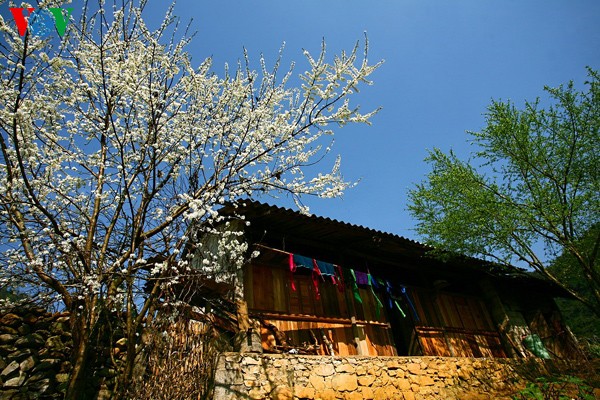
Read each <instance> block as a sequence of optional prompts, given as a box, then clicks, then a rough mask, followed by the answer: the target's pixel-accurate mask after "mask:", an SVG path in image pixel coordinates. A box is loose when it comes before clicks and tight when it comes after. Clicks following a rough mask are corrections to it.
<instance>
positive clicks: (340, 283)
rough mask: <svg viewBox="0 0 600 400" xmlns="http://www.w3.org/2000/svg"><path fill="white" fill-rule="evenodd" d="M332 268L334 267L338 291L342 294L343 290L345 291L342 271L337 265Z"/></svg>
mask: <svg viewBox="0 0 600 400" xmlns="http://www.w3.org/2000/svg"><path fill="white" fill-rule="evenodd" d="M334 267H335V275H336V281H337V287H338V291H340V292H341V293H343V292H344V289H345V283H344V273H343V271H342V267H340V266H339V265H334Z"/></svg>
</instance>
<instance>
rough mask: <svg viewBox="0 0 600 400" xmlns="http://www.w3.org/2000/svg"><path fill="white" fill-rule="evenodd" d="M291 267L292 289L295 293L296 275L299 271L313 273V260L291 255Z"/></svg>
mask: <svg viewBox="0 0 600 400" xmlns="http://www.w3.org/2000/svg"><path fill="white" fill-rule="evenodd" d="M289 266H290V287H291V288H292V290H293V291H294V292H295V291H296V282H294V273H296V272H297V271H298V269H304V270H308V271H312V270H313V260H312V259H311V258H308V257H304V256H301V255H299V254H292V253H290V257H289Z"/></svg>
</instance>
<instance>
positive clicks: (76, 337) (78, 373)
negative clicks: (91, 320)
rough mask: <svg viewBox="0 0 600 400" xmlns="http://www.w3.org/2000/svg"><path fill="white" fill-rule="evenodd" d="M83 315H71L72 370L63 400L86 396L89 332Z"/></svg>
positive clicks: (78, 398)
mask: <svg viewBox="0 0 600 400" xmlns="http://www.w3.org/2000/svg"><path fill="white" fill-rule="evenodd" d="M86 325H87V324H86V323H85V317H84V316H83V315H79V316H76V314H75V313H71V333H72V334H73V336H72V337H73V358H72V361H73V369H72V370H71V375H70V377H69V382H68V386H67V392H66V394H65V400H82V399H88V398H90V397H88V396H86V394H87V393H86V386H87V385H86V381H85V376H86V374H85V371H86V369H87V366H88V360H87V359H88V353H89V339H90V335H89V330H88V327H87V326H86Z"/></svg>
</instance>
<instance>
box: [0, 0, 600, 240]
mask: <svg viewBox="0 0 600 400" xmlns="http://www.w3.org/2000/svg"><path fill="white" fill-rule="evenodd" d="M79 4H81V2H78V1H73V2H72V4H71V5H70V6H72V7H74V8H75V9H76V10H77V7H78V5H79ZM168 4H170V3H169V2H165V1H159V0H150V1H149V5H148V7H147V9H146V11H147V12H146V18H147V22H148V23H149V25H150V26H151V27H157V26H158V23H159V22H160V20H161V18H162V16H163V15H164V11H165V9H166V7H167V6H168ZM3 6H5V7H6V6H7V4H6V3H4V4H3ZM1 11H2V15H3V16H5V18H8V15H7V14H8V12H7V10H6V9H5V8H4V7H3V10H1ZM175 13H176V15H178V16H179V17H181V19H182V22H184V23H186V22H187V21H189V20H190V19H192V23H191V28H192V30H193V31H197V35H196V37H195V38H194V40H193V42H192V44H191V45H190V47H189V49H188V50H189V51H190V53H191V55H192V57H193V61H194V63H195V64H199V63H200V62H202V60H204V59H205V58H206V57H208V56H212V57H213V60H214V64H213V65H214V66H213V69H214V71H215V72H217V73H218V74H220V75H222V73H223V65H224V64H225V62H228V63H229V64H230V65H235V64H236V62H237V60H238V59H239V58H240V57H241V56H242V51H243V48H244V47H245V48H246V49H248V52H249V55H250V57H251V59H252V60H253V61H255V62H256V63H255V64H254V65H255V67H256V68H257V67H258V58H259V55H260V53H261V52H262V53H264V54H265V57H266V59H267V62H268V63H269V64H270V65H272V64H273V62H274V61H275V59H276V56H277V52H278V50H279V48H280V47H281V44H282V43H283V42H284V41H285V42H286V50H285V59H284V61H285V62H287V63H289V62H290V61H292V60H295V61H298V65H297V68H296V72H297V73H300V72H301V71H302V70H303V67H305V64H304V63H302V61H303V56H302V49H303V48H306V49H308V50H310V51H311V52H313V53H317V52H318V50H319V48H320V44H321V40H322V39H323V38H325V40H326V42H327V45H328V52H329V54H330V55H333V54H334V53H338V52H339V51H340V50H341V49H347V50H350V49H351V48H352V46H353V45H354V43H355V42H356V41H357V40H363V32H365V31H366V32H367V34H368V37H369V41H370V56H369V58H370V59H371V60H372V61H373V62H375V61H378V60H380V59H384V60H385V64H384V65H383V66H382V67H381V68H380V69H379V70H378V71H376V72H375V74H374V75H373V80H374V81H375V83H374V86H371V87H367V88H365V89H364V90H363V91H362V92H361V94H360V97H359V98H357V100H358V102H359V104H360V105H361V106H362V109H363V110H365V111H366V110H370V109H373V108H376V107H377V106H382V107H383V110H382V111H381V112H380V113H379V114H378V115H376V116H375V117H374V119H373V120H372V122H373V125H372V126H364V125H360V126H348V127H345V128H343V129H340V130H338V131H337V132H336V136H335V137H336V139H335V140H336V142H335V146H334V149H333V150H334V152H335V153H339V154H341V156H342V172H343V174H344V176H345V178H346V179H347V180H352V181H355V180H358V179H360V183H359V184H358V186H357V187H355V188H354V189H351V190H349V191H348V192H347V193H346V194H345V195H344V197H343V199H336V200H321V199H312V200H309V201H307V204H308V205H310V208H311V211H312V212H313V213H314V214H317V215H321V216H326V217H330V218H335V219H339V220H342V221H346V222H350V223H354V224H359V225H364V226H368V227H371V228H375V229H379V230H383V231H387V232H392V233H396V234H400V235H403V236H407V237H410V238H413V239H417V237H416V234H415V233H414V232H413V231H412V229H413V227H414V226H415V221H414V220H412V219H411V217H410V215H409V214H408V212H407V210H406V201H407V191H408V189H409V188H411V187H412V186H413V185H414V184H415V183H417V182H420V181H422V180H423V179H424V178H425V175H426V174H427V172H428V166H427V164H425V162H424V161H423V159H424V158H425V156H426V155H427V150H428V149H431V148H433V147H439V148H441V149H443V150H445V151H448V150H449V149H454V151H455V152H457V153H458V154H459V155H463V156H466V155H467V154H468V153H469V151H470V146H469V145H468V144H467V139H468V136H467V134H466V133H465V131H466V130H474V131H477V130H480V129H481V128H482V127H483V125H484V118H483V113H484V112H485V110H486V107H487V105H488V104H489V103H490V100H491V99H492V98H494V99H504V100H506V99H511V100H513V101H514V102H516V103H517V105H522V104H523V101H524V100H525V99H528V100H534V99H535V98H536V97H537V96H540V95H542V94H543V91H542V88H543V86H544V85H546V84H547V85H550V86H556V85H558V84H560V83H564V82H567V81H568V80H570V79H573V80H574V81H575V82H576V84H578V86H582V84H583V81H584V80H585V77H586V71H585V66H591V67H593V68H600V1H598V0H543V1H542V0H494V1H492V0H454V1H448V0H435V1H434V0H374V1H366V0H362V1H356V0H296V1H283V0H236V1H228V0H212V1H206V0H179V1H178V2H177V5H176V8H175ZM74 14H77V12H74ZM332 162H333V159H332V158H331V159H329V160H326V163H325V164H323V168H326V167H328V166H330V165H331V163H332ZM262 200H264V201H268V202H270V203H272V204H276V205H280V206H291V204H292V203H291V202H290V201H289V200H286V199H281V200H279V201H276V200H272V199H267V198H264V199H262Z"/></svg>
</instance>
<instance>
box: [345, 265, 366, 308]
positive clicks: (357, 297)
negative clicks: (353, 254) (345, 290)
mask: <svg viewBox="0 0 600 400" xmlns="http://www.w3.org/2000/svg"><path fill="white" fill-rule="evenodd" d="M346 271H347V275H346V277H345V279H346V282H349V284H350V286H351V288H352V293H353V294H354V299H355V300H356V301H358V302H359V303H360V304H362V302H363V301H362V299H361V297H360V293H359V291H358V285H357V284H356V275H355V274H354V270H352V269H349V270H344V272H346Z"/></svg>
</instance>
